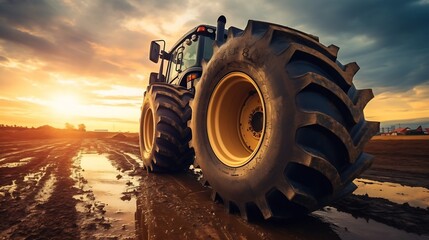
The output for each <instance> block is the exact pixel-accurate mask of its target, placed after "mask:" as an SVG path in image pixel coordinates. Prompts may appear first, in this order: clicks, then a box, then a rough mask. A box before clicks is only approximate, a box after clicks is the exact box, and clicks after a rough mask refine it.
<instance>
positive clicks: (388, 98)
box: [0, 0, 429, 124]
mask: <svg viewBox="0 0 429 240" xmlns="http://www.w3.org/2000/svg"><path fill="white" fill-rule="evenodd" d="M428 12H429V4H428V1H427V0H410V1H402V0H392V1H389V2H386V1H381V0H362V1H349V0H346V1H338V0H337V1H334V0H327V1H311V0H286V1H284V0H267V1H265V2H263V3H261V2H260V1H255V0H237V1H227V0H220V1H216V2H211V3H210V4H207V3H206V2H203V1H198V0H186V1H173V0H157V1H155V0H149V1H141V0H122V1H119V0H91V1H87V0H76V1H70V0H62V1H57V0H38V1H7V0H0V87H1V88H0V97H1V96H5V97H10V98H16V97H18V96H27V97H29V98H30V97H34V98H37V99H43V97H44V95H47V94H46V93H52V92H56V91H57V92H62V91H69V92H79V95H81V96H80V97H81V99H82V101H84V102H85V103H87V104H90V103H95V104H96V105H101V106H105V107H104V108H103V109H107V110H106V111H111V112H113V108H112V107H114V106H115V105H117V106H122V107H125V108H127V109H128V108H129V109H128V110H127V111H128V112H127V113H128V114H131V112H132V111H131V108H132V107H135V105H136V104H140V102H141V93H142V92H143V91H144V87H145V85H146V84H147V78H148V77H147V76H148V75H149V72H151V71H157V67H158V66H157V65H155V64H152V63H150V62H149V60H148V57H147V56H148V48H149V42H150V40H153V39H165V40H166V41H167V43H168V44H167V49H169V48H170V47H171V46H172V44H174V42H175V41H176V40H177V39H179V38H180V37H181V35H182V34H183V33H185V32H187V31H188V30H189V29H190V28H192V27H195V26H196V25H198V24H202V23H204V24H210V25H216V19H217V17H218V16H219V15H221V14H224V15H225V16H226V17H227V19H228V22H227V26H236V27H239V28H244V27H245V25H246V23H247V20H248V19H256V20H262V21H267V22H273V23H277V24H281V25H287V26H289V27H293V28H297V29H299V30H302V31H305V32H308V33H311V34H314V35H318V36H319V37H320V40H321V42H322V43H324V44H325V45H329V44H331V43H332V44H335V45H337V46H339V47H340V48H341V50H340V53H339V60H340V61H341V62H342V63H348V62H352V61H357V62H358V64H359V65H360V67H361V70H360V71H359V72H358V74H357V75H356V77H355V84H356V85H357V87H358V88H373V89H374V91H375V93H376V98H375V99H374V102H375V104H372V105H371V104H370V105H369V106H368V107H369V110H371V109H373V110H374V109H375V110H374V111H373V112H374V113H377V111H376V109H377V108H381V107H382V108H383V109H384V108H386V109H391V110H392V111H391V112H396V110H398V109H396V108H397V107H398V106H401V105H402V104H405V105H407V106H405V105H404V106H405V107H404V109H407V107H409V108H408V110H409V112H407V114H408V115H410V116H411V115H413V113H414V114H415V115H416V116H422V115H424V114H426V112H424V111H423V110H422V108H421V107H420V106H417V105H418V104H419V103H424V102H428V101H429V96H428V95H427V94H422V92H427V91H428V89H429V84H428V83H429V61H427V59H429V44H428V41H427V36H429V28H428V27H427V23H428V22H429V14H427V13H428ZM48 95H49V94H48ZM409 95H413V97H412V98H411V97H409ZM139 98H140V100H139ZM399 99H400V100H401V101H399ZM416 104H417V105H416ZM20 106H21V107H25V106H24V105H20ZM90 110H93V108H91V109H90ZM115 111H118V110H117V109H115ZM137 111H138V109H137ZM371 111H372V110H371ZM397 112H398V114H401V113H400V111H399V110H398V111H397ZM97 114H101V113H100V112H99V111H97ZM131 115H132V114H131ZM374 116H376V115H374ZM377 116H379V115H377ZM389 116H390V117H394V116H391V115H389ZM401 116H402V115H401ZM103 117H109V116H107V115H103ZM381 117H383V116H381ZM112 118H115V117H112ZM383 119H387V118H384V117H383ZM61 124H63V123H61Z"/></svg>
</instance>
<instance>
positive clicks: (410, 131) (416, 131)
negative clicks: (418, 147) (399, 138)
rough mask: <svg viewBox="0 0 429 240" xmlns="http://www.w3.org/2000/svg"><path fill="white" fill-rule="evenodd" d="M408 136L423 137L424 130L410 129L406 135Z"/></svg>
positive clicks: (419, 128) (420, 128)
mask: <svg viewBox="0 0 429 240" xmlns="http://www.w3.org/2000/svg"><path fill="white" fill-rule="evenodd" d="M405 134H406V135H423V134H424V133H423V128H422V126H419V127H418V128H416V129H409V130H408V131H407V132H406V133H405Z"/></svg>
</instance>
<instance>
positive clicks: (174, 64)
mask: <svg viewBox="0 0 429 240" xmlns="http://www.w3.org/2000/svg"><path fill="white" fill-rule="evenodd" d="M197 49H198V42H191V45H189V46H188V45H187V44H184V43H183V44H182V45H180V46H179V47H178V48H176V50H174V51H173V53H172V54H171V60H170V66H169V68H168V82H172V81H173V80H175V79H176V78H177V77H178V76H179V75H180V73H181V72H183V71H185V70H186V69H188V68H189V67H192V66H195V64H196V62H197Z"/></svg>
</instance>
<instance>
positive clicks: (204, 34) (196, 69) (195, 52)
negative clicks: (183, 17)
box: [150, 25, 216, 89]
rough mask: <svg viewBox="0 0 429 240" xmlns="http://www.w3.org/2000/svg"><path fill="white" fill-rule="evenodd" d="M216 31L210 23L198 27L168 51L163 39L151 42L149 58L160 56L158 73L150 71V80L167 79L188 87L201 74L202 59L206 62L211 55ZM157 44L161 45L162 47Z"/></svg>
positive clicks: (157, 58) (154, 58)
mask: <svg viewBox="0 0 429 240" xmlns="http://www.w3.org/2000/svg"><path fill="white" fill-rule="evenodd" d="M215 32H216V28H215V27H213V26H208V25H200V26H197V27H195V28H193V29H192V30H191V31H189V32H188V33H186V34H185V35H184V36H183V37H182V38H181V39H180V40H179V41H178V42H177V43H176V44H175V45H174V46H173V48H172V49H171V50H170V51H169V52H166V51H165V50H164V49H165V41H164V40H155V41H152V42H151V47H150V60H151V61H152V62H154V63H157V62H158V60H159V58H161V65H160V69H159V72H158V73H151V75H150V83H153V82H167V83H169V84H175V85H180V86H183V87H186V88H188V89H191V88H192V87H193V82H194V80H195V79H198V78H200V77H201V72H202V66H201V63H202V61H206V62H208V61H209V60H210V58H211V56H212V54H213V42H214V40H215V35H216V33H215ZM159 43H162V44H163V49H162V50H161V46H160V44H159ZM164 60H165V61H166V68H165V69H164Z"/></svg>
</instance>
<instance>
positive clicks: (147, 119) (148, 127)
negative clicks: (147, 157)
mask: <svg viewBox="0 0 429 240" xmlns="http://www.w3.org/2000/svg"><path fill="white" fill-rule="evenodd" d="M154 139H155V124H154V120H153V113H152V110H151V109H150V108H147V109H146V111H145V112H144V113H143V146H144V150H145V151H146V152H150V151H151V150H152V147H153V142H154Z"/></svg>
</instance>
